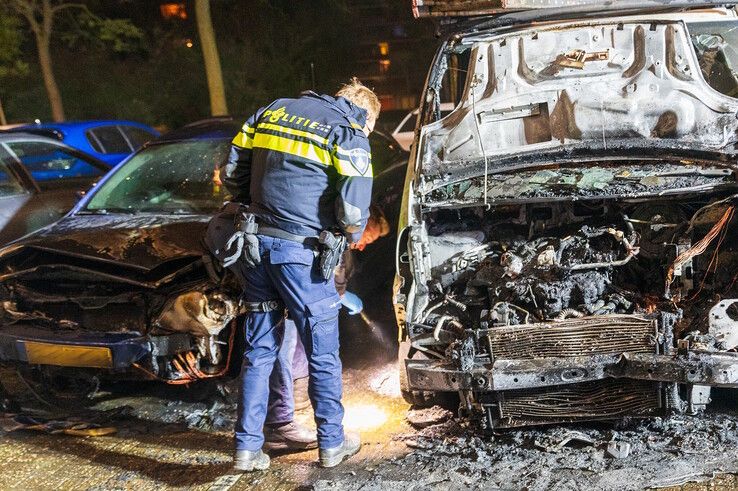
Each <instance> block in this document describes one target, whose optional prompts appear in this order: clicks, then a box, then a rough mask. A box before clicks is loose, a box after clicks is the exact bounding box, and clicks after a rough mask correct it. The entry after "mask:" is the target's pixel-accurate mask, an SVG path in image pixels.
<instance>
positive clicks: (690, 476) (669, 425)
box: [316, 409, 738, 491]
mask: <svg viewBox="0 0 738 491" xmlns="http://www.w3.org/2000/svg"><path fill="white" fill-rule="evenodd" d="M434 411H435V410H434ZM420 414H422V413H420ZM396 438H397V439H399V440H402V441H404V442H405V444H406V445H407V447H408V448H409V449H410V450H411V451H410V453H409V454H408V455H407V456H405V457H402V458H399V459H395V460H394V461H391V462H383V463H381V464H379V465H377V466H376V469H375V470H374V471H373V472H372V475H371V476H365V478H364V479H361V477H362V476H361V475H360V476H359V479H355V478H354V480H348V479H346V480H336V481H331V482H330V483H322V484H324V485H326V486H325V487H326V488H327V487H328V486H327V484H331V485H333V486H337V487H338V488H341V489H359V488H361V489H362V490H365V489H368V490H373V489H376V490H380V489H381V490H390V491H392V490H398V491H399V490H401V489H407V488H408V486H409V487H410V488H411V489H439V490H441V489H443V490H447V489H459V490H461V489H467V488H468V487H469V486H472V487H473V488H475V489H498V488H499V489H508V488H515V489H528V490H530V491H535V490H546V489H574V490H578V489H581V490H589V489H598V490H628V489H632V490H636V489H638V490H640V489H644V488H655V487H665V486H679V485H683V484H685V483H688V482H700V481H705V480H708V479H712V478H713V477H714V476H715V475H718V474H721V473H729V472H735V470H736V469H738V412H736V411H735V410H728V409H723V410H720V411H714V412H708V413H707V414H704V415H700V416H695V417H691V416H687V415H675V416H672V417H671V418H665V419H661V418H656V419H653V420H641V421H634V420H633V421H624V422H620V423H612V424H602V423H599V424H595V423H593V424H579V425H569V426H561V425H557V426H551V427H538V428H525V429H518V430H507V431H500V432H495V433H494V434H487V435H484V436H483V435H481V434H480V433H479V430H478V428H476V427H473V426H471V425H470V424H469V423H468V422H466V421H464V420H460V419H456V418H451V419H447V420H445V421H442V422H440V423H437V424H430V425H428V426H426V427H424V428H422V429H417V430H415V431H411V432H408V433H406V434H403V435H398V436H397V437H396ZM708 449H709V452H708V451H707V450H708ZM411 469H423V472H422V473H418V472H414V471H410V470H411ZM316 489H317V488H316Z"/></svg>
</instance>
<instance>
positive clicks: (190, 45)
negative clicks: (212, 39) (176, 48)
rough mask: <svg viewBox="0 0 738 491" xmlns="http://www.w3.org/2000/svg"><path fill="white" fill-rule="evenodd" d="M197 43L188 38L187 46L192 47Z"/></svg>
mask: <svg viewBox="0 0 738 491" xmlns="http://www.w3.org/2000/svg"><path fill="white" fill-rule="evenodd" d="M194 45H195V43H193V42H192V39H188V40H187V42H185V46H187V47H188V48H191V47H193V46H194Z"/></svg>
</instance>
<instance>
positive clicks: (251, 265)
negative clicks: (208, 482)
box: [221, 79, 380, 471]
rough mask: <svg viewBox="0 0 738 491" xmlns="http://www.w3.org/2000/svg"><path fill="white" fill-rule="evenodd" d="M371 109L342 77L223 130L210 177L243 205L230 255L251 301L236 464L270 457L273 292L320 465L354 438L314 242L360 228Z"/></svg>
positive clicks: (334, 314)
mask: <svg viewBox="0 0 738 491" xmlns="http://www.w3.org/2000/svg"><path fill="white" fill-rule="evenodd" d="M379 110H380V103H379V100H378V99H377V97H376V95H375V94H374V93H373V92H372V91H371V90H370V89H368V88H367V87H365V86H364V85H362V84H361V83H360V82H359V81H358V80H356V79H353V80H351V81H350V83H348V84H347V85H345V86H344V87H342V88H341V90H339V91H338V93H337V94H336V96H335V97H331V96H328V95H318V94H316V93H314V92H306V93H303V94H302V95H301V96H300V97H299V98H297V99H278V100H276V101H274V102H273V103H272V104H270V105H269V106H267V107H264V108H262V109H260V110H258V111H257V112H256V114H254V115H253V116H252V117H251V118H250V119H249V120H248V121H247V122H246V123H245V124H244V126H243V128H242V130H241V132H240V133H239V134H238V135H237V136H236V138H235V139H234V140H233V146H232V149H231V156H230V159H229V162H228V164H227V165H226V168H225V173H221V178H222V179H223V183H224V184H225V186H226V187H227V188H228V191H229V192H230V193H231V195H232V196H233V197H234V199H235V200H236V201H238V202H240V203H242V204H244V205H248V214H246V215H245V225H243V227H242V230H244V235H242V237H241V239H240V242H241V244H242V246H243V257H241V258H240V259H239V260H238V262H237V263H236V267H240V268H242V274H243V277H244V278H245V282H246V285H245V290H244V299H245V301H246V302H247V304H248V305H249V306H250V307H251V309H250V310H251V312H250V314H249V315H248V317H247V321H246V329H245V330H246V350H245V354H244V369H243V372H242V383H241V398H240V405H239V414H238V420H237V423H236V455H235V467H236V469H237V470H241V471H252V470H256V469H261V470H263V469H266V468H268V467H269V457H268V456H267V455H266V454H265V453H263V451H262V446H263V444H264V434H263V425H264V421H265V417H266V412H267V403H268V397H269V376H270V374H271V372H272V368H273V365H274V363H275V360H276V358H277V353H278V346H279V343H280V335H279V331H278V329H276V327H277V325H278V324H279V322H280V320H281V315H282V310H281V304H283V305H284V306H285V307H286V308H287V311H288V313H289V316H290V317H291V319H292V320H293V321H294V322H295V325H296V327H297V331H298V333H299V335H300V338H301V340H302V343H303V345H304V347H305V351H306V354H307V358H308V367H309V377H310V380H309V388H308V393H309V396H310V400H311V403H312V406H313V411H314V414H315V422H316V425H317V428H318V433H317V439H318V447H319V461H320V465H321V466H323V467H333V466H336V465H338V464H340V463H341V462H342V461H343V460H345V459H346V458H349V457H351V456H352V455H355V454H356V453H358V452H359V450H360V448H361V442H360V440H359V437H358V435H354V434H348V433H345V432H344V430H343V426H342V420H343V406H342V404H341V396H342V380H341V361H340V359H339V356H338V348H339V346H338V309H339V308H340V306H341V299H340V298H339V296H338V294H337V293H336V288H335V284H334V279H333V274H332V271H331V274H326V272H325V271H322V272H321V270H320V268H318V263H319V262H320V261H321V258H320V257H318V251H321V254H325V255H326V257H332V256H330V255H329V253H336V252H338V255H340V251H335V250H334V251H331V250H328V249H327V248H326V246H325V245H321V244H320V242H319V239H318V236H324V234H323V235H321V233H323V232H325V231H330V232H331V233H336V234H340V235H341V236H343V237H346V239H348V242H349V243H354V242H357V241H359V240H360V238H361V236H362V232H363V230H364V227H365V225H366V221H367V218H368V216H369V203H370V199H371V187H372V166H371V150H370V147H369V140H368V138H367V137H368V135H369V134H370V133H371V131H372V130H373V129H374V124H375V122H376V119H377V117H378V115H379ZM223 174H224V175H223ZM331 237H333V236H331ZM332 242H336V243H338V242H339V241H332ZM324 243H328V242H324ZM321 273H322V274H321Z"/></svg>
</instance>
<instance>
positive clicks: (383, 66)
mask: <svg viewBox="0 0 738 491" xmlns="http://www.w3.org/2000/svg"><path fill="white" fill-rule="evenodd" d="M390 64H392V62H391V61H390V60H379V71H380V72H382V73H386V72H387V71H388V70H389V67H390Z"/></svg>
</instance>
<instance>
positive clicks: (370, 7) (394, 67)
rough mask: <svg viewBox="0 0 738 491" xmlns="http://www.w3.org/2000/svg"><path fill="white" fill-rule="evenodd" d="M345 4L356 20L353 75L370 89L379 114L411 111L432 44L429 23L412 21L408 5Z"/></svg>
mask: <svg viewBox="0 0 738 491" xmlns="http://www.w3.org/2000/svg"><path fill="white" fill-rule="evenodd" d="M350 4H351V6H350V8H351V10H352V15H353V16H354V17H355V18H356V19H357V22H356V24H355V29H356V39H357V46H356V48H355V49H356V50H357V53H356V57H355V60H356V68H355V69H356V72H355V73H356V76H357V77H359V79H360V80H362V81H363V82H364V83H365V84H366V85H369V86H371V87H372V88H373V89H374V90H375V92H376V93H377V95H378V96H379V98H380V100H381V102H382V110H383V111H391V110H399V109H403V110H412V109H415V108H417V107H418V101H419V97H420V91H421V90H422V87H423V82H424V81H425V76H426V74H427V68H428V66H429V64H430V61H431V58H432V56H433V52H434V51H435V47H436V44H437V40H436V39H435V37H434V35H433V33H434V29H433V26H432V24H430V23H429V22H428V21H424V20H418V19H415V18H413V16H412V11H411V8H410V2H399V1H391V0H351V2H350Z"/></svg>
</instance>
